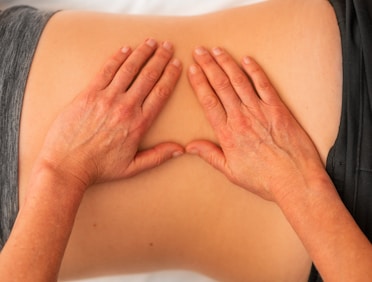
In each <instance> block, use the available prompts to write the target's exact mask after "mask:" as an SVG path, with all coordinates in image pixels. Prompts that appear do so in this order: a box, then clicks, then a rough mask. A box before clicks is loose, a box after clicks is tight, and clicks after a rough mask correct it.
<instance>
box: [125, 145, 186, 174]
mask: <svg viewBox="0 0 372 282" xmlns="http://www.w3.org/2000/svg"><path fill="white" fill-rule="evenodd" d="M183 153H184V149H183V147H182V146H181V145H179V144H177V143H170V142H168V143H161V144H158V145H156V146H154V147H152V148H150V149H147V150H144V151H141V152H138V153H137V154H136V156H135V157H134V158H133V161H132V162H131V164H130V165H129V166H128V169H127V171H126V174H127V175H129V176H133V175H135V174H138V173H140V172H142V171H145V170H147V169H150V168H154V167H157V166H159V165H161V164H162V163H164V162H166V161H167V160H170V159H172V158H175V157H179V156H181V155H182V154H183Z"/></svg>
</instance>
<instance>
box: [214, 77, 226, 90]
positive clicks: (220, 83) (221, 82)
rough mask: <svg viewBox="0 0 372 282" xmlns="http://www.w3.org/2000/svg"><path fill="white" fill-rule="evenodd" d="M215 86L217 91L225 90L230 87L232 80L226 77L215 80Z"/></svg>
mask: <svg viewBox="0 0 372 282" xmlns="http://www.w3.org/2000/svg"><path fill="white" fill-rule="evenodd" d="M213 84H214V88H215V89H216V90H225V89H227V88H229V87H230V80H229V79H228V77H226V76H220V77H217V78H216V79H215V80H214V83H213Z"/></svg>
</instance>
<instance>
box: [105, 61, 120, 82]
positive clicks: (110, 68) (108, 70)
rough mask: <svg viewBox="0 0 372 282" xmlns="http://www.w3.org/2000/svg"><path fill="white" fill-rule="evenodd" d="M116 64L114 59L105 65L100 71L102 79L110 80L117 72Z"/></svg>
mask: <svg viewBox="0 0 372 282" xmlns="http://www.w3.org/2000/svg"><path fill="white" fill-rule="evenodd" d="M118 64H119V62H117V61H116V60H115V59H112V60H111V61H110V62H109V63H108V64H106V65H105V66H104V68H103V70H102V76H103V78H104V79H111V78H113V77H114V74H115V73H116V71H117V65H118Z"/></svg>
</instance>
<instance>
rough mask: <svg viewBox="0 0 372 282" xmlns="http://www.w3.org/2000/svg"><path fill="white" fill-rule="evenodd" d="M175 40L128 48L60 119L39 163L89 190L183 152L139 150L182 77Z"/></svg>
mask: <svg viewBox="0 0 372 282" xmlns="http://www.w3.org/2000/svg"><path fill="white" fill-rule="evenodd" d="M172 55H173V47H172V45H171V44H170V43H169V42H166V43H163V44H162V45H161V46H158V44H157V42H156V41H155V40H153V39H148V40H147V41H146V42H144V43H143V44H141V45H140V46H139V47H138V48H137V49H135V50H134V51H133V52H132V51H131V50H130V49H129V48H128V47H125V48H123V49H121V50H120V51H117V52H116V54H114V55H113V56H112V57H111V58H110V59H109V60H108V61H107V62H106V63H105V65H104V66H103V68H102V69H101V71H100V72H99V73H98V74H97V76H96V77H95V78H94V79H93V81H92V82H91V83H90V85H89V86H88V87H87V88H86V89H85V90H84V91H83V92H82V93H81V94H80V95H78V96H77V97H76V98H75V99H74V100H73V101H72V103H70V104H69V106H67V108H66V109H64V110H63V112H62V113H61V114H60V115H59V116H58V117H57V119H56V120H55V122H54V124H53V125H52V127H51V129H50V131H49V132H48V135H47V137H46V141H45V144H44V147H43V149H42V151H41V154H40V157H39V160H41V162H42V163H44V164H47V166H49V167H52V168H53V169H55V170H57V171H58V172H59V173H61V176H63V177H67V176H72V178H76V179H77V180H78V181H81V182H82V183H83V184H84V186H88V185H90V184H93V183H97V182H103V181H108V180H115V179H119V178H125V177H129V176H132V175H135V174H137V173H139V172H141V171H143V170H145V169H148V168H152V167H155V166H157V165H159V164H161V163H163V162H164V161H166V160H168V159H170V158H171V157H173V156H176V155H178V154H181V153H182V152H183V148H182V147H181V146H180V145H178V144H174V143H163V144H159V145H157V146H155V147H154V148H151V149H148V150H145V151H142V152H139V151H138V147H139V143H140V141H141V138H142V137H143V135H144V134H145V133H146V131H147V130H148V129H149V127H150V126H151V124H152V122H153V121H154V119H155V118H156V116H157V115H158V113H159V112H160V110H161V109H162V107H163V105H164V104H165V103H166V101H167V99H168V97H169V96H170V94H171V93H172V90H173V88H174V86H175V84H176V82H177V80H178V78H179V76H180V73H181V64H180V62H179V60H177V59H172Z"/></svg>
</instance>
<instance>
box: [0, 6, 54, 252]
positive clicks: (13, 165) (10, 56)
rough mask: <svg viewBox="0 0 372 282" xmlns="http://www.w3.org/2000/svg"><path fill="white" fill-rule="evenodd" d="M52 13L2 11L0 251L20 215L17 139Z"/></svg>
mask: <svg viewBox="0 0 372 282" xmlns="http://www.w3.org/2000/svg"><path fill="white" fill-rule="evenodd" d="M52 14H53V12H42V11H38V10H36V9H34V8H31V7H27V6H17V7H12V8H9V9H7V10H5V11H2V12H1V11H0V160H1V165H0V250H1V249H2V248H3V246H4V244H5V242H6V241H7V239H8V237H9V234H10V231H11V230H12V227H13V224H14V221H15V218H16V216H17V213H18V139H19V126H20V115H21V110H22V101H23V94H24V90H25V86H26V81H27V77H28V73H29V70H30V66H31V62H32V58H33V55H34V51H35V49H36V46H37V43H38V40H39V37H40V35H41V32H42V30H43V28H44V26H45V24H46V23H47V21H48V19H49V18H50V17H51V15H52Z"/></svg>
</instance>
